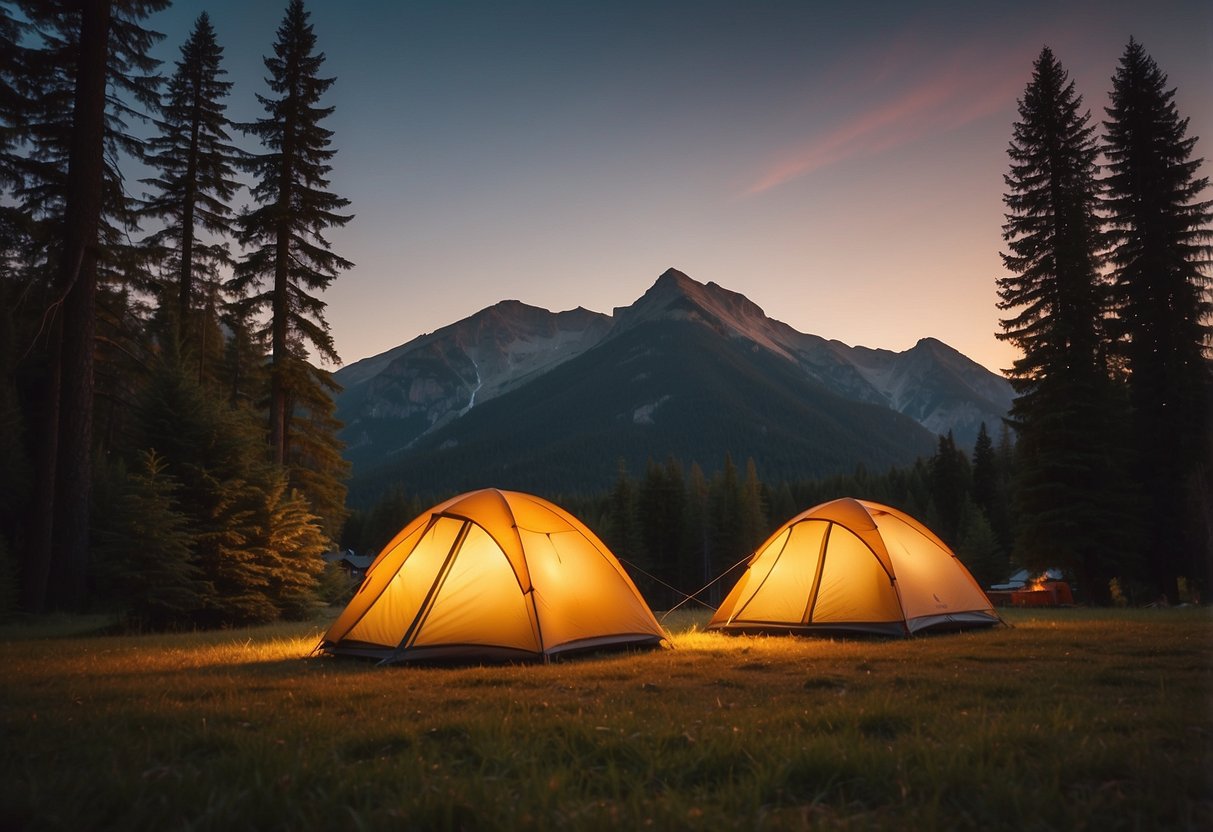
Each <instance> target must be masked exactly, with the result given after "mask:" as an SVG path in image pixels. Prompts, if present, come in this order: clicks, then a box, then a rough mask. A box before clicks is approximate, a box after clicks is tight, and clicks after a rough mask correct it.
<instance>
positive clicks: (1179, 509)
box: [1103, 39, 1213, 599]
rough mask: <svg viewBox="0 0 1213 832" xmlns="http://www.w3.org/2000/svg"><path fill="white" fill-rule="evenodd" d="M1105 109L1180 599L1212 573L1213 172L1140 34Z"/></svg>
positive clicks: (1139, 399)
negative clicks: (1204, 512) (1205, 507)
mask: <svg viewBox="0 0 1213 832" xmlns="http://www.w3.org/2000/svg"><path fill="white" fill-rule="evenodd" d="M1106 113H1107V115H1108V120H1107V121H1105V122H1104V129H1105V131H1106V132H1105V138H1104V143H1105V144H1104V148H1103V150H1104V154H1105V156H1106V157H1107V160H1108V175H1107V176H1106V177H1105V179H1104V180H1103V186H1104V201H1103V207H1104V211H1105V214H1106V217H1107V228H1108V232H1107V235H1108V236H1107V239H1108V245H1109V257H1110V260H1111V263H1112V266H1113V269H1112V278H1113V284H1112V286H1113V301H1114V309H1115V312H1116V316H1115V318H1113V320H1112V327H1113V335H1114V337H1115V338H1116V344H1115V348H1116V349H1117V351H1118V353H1119V354H1120V355H1122V356H1123V359H1124V367H1125V370H1126V374H1127V384H1128V389H1129V401H1130V404H1131V406H1132V418H1133V446H1134V449H1135V451H1136V454H1135V459H1134V474H1135V476H1136V479H1137V481H1138V482H1140V483H1141V484H1142V491H1143V496H1144V499H1143V500H1142V507H1143V509H1144V511H1143V512H1141V516H1142V521H1143V523H1144V526H1145V531H1146V535H1145V546H1146V557H1147V562H1148V565H1149V570H1150V575H1152V576H1153V577H1154V579H1155V581H1156V582H1157V583H1158V584H1159V586H1158V589H1159V590H1160V591H1162V592H1164V593H1165V594H1166V595H1168V596H1169V597H1170V598H1172V599H1174V598H1176V596H1177V592H1178V590H1177V579H1178V578H1179V577H1180V576H1181V575H1182V576H1187V577H1188V578H1196V579H1200V580H1206V579H1209V578H1210V577H1213V576H1211V575H1210V574H1209V569H1210V563H1209V561H1210V556H1211V553H1210V551H1209V545H1210V541H1209V540H1207V539H1206V538H1205V535H1204V533H1203V530H1202V529H1201V528H1200V522H1201V518H1200V511H1201V507H1200V505H1199V503H1198V499H1199V498H1198V496H1197V494H1196V492H1195V490H1194V489H1195V485H1196V478H1197V477H1199V476H1200V475H1201V471H1200V467H1201V466H1202V465H1204V466H1207V465H1208V459H1209V447H1208V446H1209V443H1210V442H1213V424H1211V422H1210V414H1209V395H1210V381H1211V379H1210V365H1209V360H1208V351H1209V336H1210V327H1209V317H1210V314H1211V313H1213V302H1211V301H1210V295H1209V287H1210V278H1209V276H1208V272H1207V270H1208V267H1209V263H1210V256H1211V254H1213V248H1211V247H1210V245H1209V241H1210V239H1213V229H1211V228H1210V220H1211V219H1213V210H1211V209H1213V202H1209V201H1202V200H1201V195H1202V193H1203V192H1204V191H1205V189H1206V188H1207V187H1208V181H1209V180H1208V178H1207V177H1199V176H1197V173H1198V170H1199V167H1200V162H1201V160H1200V159H1194V158H1192V153H1193V149H1194V147H1195V144H1196V137H1195V136H1187V128H1188V120H1187V119H1186V118H1180V115H1179V112H1178V110H1177V108H1176V106H1175V90H1174V89H1167V76H1166V75H1165V74H1163V72H1162V71H1161V70H1160V69H1159V68H1158V65H1157V64H1156V63H1155V62H1154V60H1153V58H1151V57H1150V56H1149V55H1147V54H1146V52H1145V50H1144V49H1143V48H1142V46H1141V44H1140V43H1138V42H1137V41H1135V40H1132V39H1130V40H1129V44H1128V46H1126V47H1125V52H1124V55H1123V56H1122V57H1121V60H1120V65H1119V67H1118V69H1117V72H1116V74H1115V75H1114V76H1113V78H1112V93H1111V106H1110V107H1108V108H1107V109H1106Z"/></svg>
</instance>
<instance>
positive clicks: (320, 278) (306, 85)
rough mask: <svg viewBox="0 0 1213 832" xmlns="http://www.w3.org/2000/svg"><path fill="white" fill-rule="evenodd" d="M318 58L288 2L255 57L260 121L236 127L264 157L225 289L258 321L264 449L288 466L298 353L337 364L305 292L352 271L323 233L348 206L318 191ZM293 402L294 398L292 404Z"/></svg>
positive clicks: (304, 20)
mask: <svg viewBox="0 0 1213 832" xmlns="http://www.w3.org/2000/svg"><path fill="white" fill-rule="evenodd" d="M324 57H325V56H324V53H323V52H316V35H315V33H314V32H313V30H312V26H311V24H310V23H309V22H308V13H307V12H306V11H305V10H304V8H303V3H302V0H291V2H290V4H289V5H288V6H287V10H286V15H285V17H284V18H283V21H282V24H281V25H280V26H279V27H278V31H277V40H276V41H275V43H274V54H273V56H271V57H267V58H265V66H266V69H267V70H268V71H269V77H268V78H267V79H266V82H267V83H268V84H269V87H270V90H271V91H272V93H273V94H274V95H273V97H268V96H263V95H260V94H258V96H257V100H258V101H260V102H261V104H262V106H263V107H264V109H265V112H266V115H265V117H264V118H261V119H259V120H257V121H255V122H252V123H250V124H242V125H240V128H241V129H242V130H244V131H245V132H247V133H250V134H252V135H254V136H256V137H257V138H258V139H260V140H261V143H262V144H263V145H264V146H265V148H266V149H267V152H266V153H263V154H259V155H255V156H254V157H253V158H252V159H251V160H250V162H249V163H248V167H249V169H250V170H251V171H252V173H253V174H254V176H255V177H256V180H257V181H256V183H255V184H254V186H253V188H252V193H253V197H254V198H255V199H256V200H257V203H258V204H257V205H256V206H255V207H254V208H253V209H252V210H251V211H249V212H248V213H246V214H244V215H243V216H241V218H240V242H241V244H242V245H244V246H245V247H246V248H248V250H249V251H248V254H247V255H246V256H245V258H244V259H243V260H242V261H241V262H240V263H239V264H238V265H237V267H236V271H235V276H234V278H233V280H232V281H231V284H230V285H231V288H232V289H234V290H235V291H236V292H238V293H240V294H242V295H245V298H244V301H243V304H244V306H245V307H246V308H247V309H249V310H256V311H264V312H268V313H269V314H268V316H267V318H266V324H265V327H264V328H263V330H262V332H261V335H262V337H263V338H265V339H266V340H267V341H268V343H269V347H270V362H271V367H270V391H269V397H268V398H269V442H270V448H271V454H272V458H273V460H274V461H275V462H276V463H278V464H286V463H287V462H288V460H289V455H288V447H289V445H290V437H289V435H288V430H289V424H290V414H289V412H288V410H289V404H290V401H291V399H292V396H293V394H296V393H297V391H295V390H294V389H292V388H293V385H306V384H314V383H315V382H314V381H313V380H311V379H313V378H314V377H313V376H312V374H310V373H307V372H303V371H300V370H299V369H298V365H300V364H303V363H306V362H307V359H308V352H307V351H308V349H309V348H311V349H314V350H315V351H316V352H317V353H318V355H319V357H320V359H321V360H324V361H331V362H334V363H336V362H337V361H339V358H338V356H337V352H336V350H335V349H334V347H333V338H332V335H331V334H330V332H329V327H328V323H327V322H326V321H325V319H324V307H325V304H324V302H323V301H321V300H320V299H319V298H318V297H316V296H315V294H314V293H315V292H318V291H321V290H323V289H326V288H327V287H328V286H329V284H330V283H331V282H332V281H333V279H334V278H335V277H336V276H337V274H338V272H339V271H341V270H343V269H348V268H350V267H351V266H352V265H353V264H352V263H350V262H349V261H348V260H346V259H345V258H343V257H340V256H338V255H337V254H335V253H334V252H333V251H332V250H331V247H330V245H329V242H328V241H327V240H326V239H325V237H324V235H323V232H324V231H325V230H326V229H328V228H331V227H334V226H342V225H345V224H346V223H347V222H348V221H349V220H350V219H351V216H350V215H348V214H342V213H339V212H340V210H341V209H343V208H345V207H346V206H348V205H349V200H347V199H343V198H341V197H338V196H336V195H334V194H333V193H331V192H330V191H329V190H328V185H329V180H328V175H329V172H330V171H331V169H332V168H331V165H330V164H329V162H330V161H331V160H332V158H333V157H334V155H335V154H336V151H335V150H333V149H332V148H331V146H330V144H331V139H332V131H330V130H328V129H326V128H325V127H323V126H322V124H321V123H322V122H323V121H324V119H325V118H327V117H328V116H329V115H330V114H331V113H332V112H333V108H332V107H322V106H320V99H321V97H322V96H323V95H324V93H325V92H326V91H327V90H328V89H329V88H330V87H331V86H332V84H333V82H334V80H335V79H333V78H322V77H320V74H319V73H320V69H321V65H322V64H323V63H324ZM294 398H296V399H297V398H299V397H298V396H297V395H294Z"/></svg>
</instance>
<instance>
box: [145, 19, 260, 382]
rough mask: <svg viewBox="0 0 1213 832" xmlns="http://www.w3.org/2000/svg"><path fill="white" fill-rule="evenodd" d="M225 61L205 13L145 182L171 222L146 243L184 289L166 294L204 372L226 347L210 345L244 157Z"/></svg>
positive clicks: (157, 210) (153, 145)
mask: <svg viewBox="0 0 1213 832" xmlns="http://www.w3.org/2000/svg"><path fill="white" fill-rule="evenodd" d="M222 59H223V49H222V47H220V46H219V44H218V42H217V41H216V39H215V30H214V28H213V27H212V26H211V21H210V17H208V16H207V14H206V12H203V13H202V14H200V15H199V16H198V19H197V21H196V22H195V23H194V28H193V30H192V31H191V32H190V35H189V38H188V39H187V40H186V42H185V43H184V44H183V45H182V46H181V58H180V59H179V60H178V61H177V65H176V70H175V71H174V73H173V76H172V78H171V79H170V80H169V83H168V89H167V91H166V94H165V96H164V102H163V104H162V106H161V115H160V118H159V119H157V122H156V126H157V127H158V128H159V132H158V135H156V136H155V137H153V138H152V139H151V140H149V142H148V154H147V161H148V164H150V165H151V166H152V167H153V168H155V169H156V171H157V175H156V176H154V177H152V178H149V179H144V180H143V182H144V184H146V185H150V186H152V187H153V188H154V189H155V192H154V193H152V194H150V195H149V196H148V198H147V199H146V200H145V202H144V204H143V206H142V214H143V216H145V217H151V218H155V219H157V220H160V221H161V222H162V223H163V225H162V227H161V228H160V229H159V230H157V231H156V233H154V234H153V235H152V236H151V237H149V238H148V239H147V241H146V243H147V244H148V245H149V246H151V247H152V248H153V250H154V251H156V253H157V254H158V255H159V257H158V259H160V260H161V262H163V263H166V264H167V266H168V271H169V274H170V276H171V278H172V279H173V282H174V283H175V289H176V291H175V292H174V293H173V295H174V298H173V300H172V301H171V302H170V301H169V300H168V297H167V294H168V292H167V291H166V292H165V295H166V297H164V298H163V299H162V306H167V307H169V308H171V309H174V310H175V312H174V315H173V317H174V318H175V323H176V335H177V337H178V339H179V340H180V341H181V343H182V345H183V346H184V347H187V348H189V349H190V350H192V351H193V352H195V353H196V354H197V356H198V360H199V376H200V378H201V377H204V376H205V367H204V364H203V362H204V361H205V360H206V355H207V352H208V349H209V350H216V349H218V348H219V346H220V345H219V344H218V343H214V344H208V343H206V341H207V340H208V339H207V338H206V336H207V334H208V333H212V332H213V329H214V324H215V319H216V318H217V316H218V313H219V307H220V305H221V304H220V298H219V297H218V292H219V288H218V269H219V267H221V266H225V265H229V264H230V263H231V257H230V255H229V252H228V246H227V244H226V242H224V241H223V239H222V238H223V237H224V236H225V235H226V233H227V231H228V229H229V228H230V226H231V217H232V210H231V208H230V207H229V203H230V201H231V199H232V197H233V196H234V195H235V193H236V190H237V187H238V183H237V181H236V168H235V165H236V162H237V161H238V160H239V159H240V158H241V156H242V154H241V152H240V151H239V150H237V149H236V148H235V147H234V146H232V144H231V142H230V136H229V135H228V129H229V127H230V124H231V123H230V122H229V121H228V119H227V116H226V115H225V110H226V107H227V105H226V104H225V102H224V99H226V98H227V96H228V93H229V92H230V90H231V87H232V84H231V82H230V81H224V80H223V77H222V76H224V75H226V74H227V73H226V71H225V70H224V69H223V68H222V66H221V62H222ZM200 232H202V233H205V234H207V235H211V236H210V237H203V236H202V235H201V234H200ZM199 306H201V310H199V309H198V307H199ZM199 311H201V313H202V314H201V315H200V316H199V315H198V312H199ZM195 318H200V319H199V320H197V321H196V322H195V320H194V319H195Z"/></svg>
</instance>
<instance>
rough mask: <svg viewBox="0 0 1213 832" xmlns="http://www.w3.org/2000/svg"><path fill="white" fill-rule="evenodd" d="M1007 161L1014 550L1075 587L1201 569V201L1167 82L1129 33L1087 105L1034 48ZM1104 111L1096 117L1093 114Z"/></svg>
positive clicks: (1205, 331)
mask: <svg viewBox="0 0 1213 832" xmlns="http://www.w3.org/2000/svg"><path fill="white" fill-rule="evenodd" d="M1033 70H1034V71H1033V74H1032V78H1031V81H1030V82H1029V83H1028V85H1027V87H1026V89H1025V91H1024V94H1023V97H1022V98H1021V99H1020V101H1019V120H1018V121H1017V122H1016V123H1015V124H1014V127H1013V131H1012V137H1011V142H1010V146H1009V148H1008V156H1009V158H1010V169H1009V171H1008V173H1007V175H1006V177H1005V181H1006V185H1007V192H1006V194H1005V195H1004V203H1005V205H1006V209H1007V211H1006V215H1005V216H1006V224H1005V225H1004V226H1003V239H1004V240H1005V241H1006V247H1007V250H1006V251H1005V252H1004V253H1003V255H1002V257H1003V263H1004V265H1005V267H1006V271H1007V274H1006V275H1005V276H1004V277H1001V278H999V279H998V281H997V285H998V294H999V309H1001V310H1002V311H1003V312H1004V313H1006V316H1007V317H1005V318H1004V319H1002V321H1001V327H1002V331H1001V332H1000V333H999V335H998V337H999V338H1001V339H1003V340H1005V341H1007V342H1009V343H1011V344H1013V345H1015V346H1016V347H1018V348H1019V350H1020V351H1021V353H1022V357H1021V358H1019V359H1018V360H1016V361H1015V363H1014V366H1013V367H1012V369H1011V372H1010V378H1011V382H1012V384H1013V385H1014V387H1015V390H1016V392H1017V393H1018V398H1017V399H1016V400H1015V403H1014V405H1013V408H1012V411H1011V416H1010V422H1011V425H1012V426H1013V428H1014V430H1015V433H1016V447H1017V453H1016V466H1015V481H1014V488H1013V496H1014V500H1015V510H1016V516H1017V523H1016V527H1015V542H1014V553H1015V556H1016V557H1017V558H1019V559H1021V560H1022V561H1023V562H1024V563H1025V564H1027V565H1030V566H1037V567H1045V566H1060V567H1062V568H1064V569H1066V570H1067V571H1068V572H1069V573H1070V574H1071V575H1074V576H1076V577H1077V578H1078V579H1079V581H1080V583H1081V585H1082V586H1083V587H1084V590H1085V591H1086V592H1087V593H1089V595H1088V597H1089V598H1091V599H1092V600H1095V601H1097V602H1100V601H1108V600H1110V593H1111V587H1112V586H1113V580H1119V579H1122V578H1124V577H1125V576H1131V577H1134V578H1137V579H1139V580H1142V581H1144V582H1146V583H1147V584H1149V585H1151V586H1153V587H1154V588H1155V591H1156V592H1157V593H1159V594H1161V595H1162V596H1164V597H1166V598H1167V599H1169V600H1171V601H1174V600H1175V599H1176V598H1177V597H1178V594H1179V592H1178V590H1179V584H1180V580H1181V578H1186V579H1187V580H1188V582H1191V583H1192V584H1193V585H1195V586H1198V587H1200V586H1203V587H1208V586H1209V585H1210V582H1211V580H1213V418H1211V415H1210V414H1211V413H1213V373H1211V371H1210V333H1211V330H1210V316H1211V314H1213V300H1211V298H1210V275H1209V267H1210V258H1211V257H1213V248H1211V247H1210V245H1209V243H1210V240H1211V239H1213V228H1211V227H1210V221H1211V220H1213V210H1211V209H1213V203H1211V202H1209V201H1208V200H1205V199H1203V196H1204V194H1205V193H1206V192H1207V187H1208V177H1207V176H1201V175H1200V164H1201V161H1202V160H1201V159H1199V158H1196V157H1195V156H1194V149H1195V144H1196V137H1195V136H1188V135H1187V127H1188V120H1187V119H1186V118H1183V117H1181V116H1180V114H1179V112H1178V108H1177V107H1176V103H1175V89H1174V88H1169V87H1168V84H1167V77H1166V75H1165V74H1163V72H1162V71H1161V70H1160V69H1159V67H1158V66H1157V64H1156V63H1155V62H1154V60H1153V59H1152V58H1151V57H1150V56H1149V55H1147V54H1146V52H1145V50H1144V49H1143V47H1142V45H1141V44H1139V43H1137V42H1136V41H1134V40H1130V41H1129V43H1128V45H1127V46H1126V48H1125V51H1124V53H1123V55H1122V57H1121V60H1120V63H1119V65H1118V66H1117V67H1116V72H1115V74H1114V76H1113V77H1112V88H1111V91H1110V95H1109V104H1108V106H1107V107H1105V108H1104V113H1105V114H1106V119H1105V120H1104V121H1103V122H1102V124H1096V123H1093V122H1092V120H1091V114H1090V112H1089V111H1085V110H1084V109H1083V100H1082V96H1081V95H1079V94H1078V92H1077V91H1076V89H1075V86H1074V83H1073V82H1072V81H1070V80H1069V76H1068V73H1067V72H1066V71H1065V69H1064V68H1063V67H1062V66H1061V63H1060V62H1059V61H1058V60H1057V58H1056V57H1055V56H1054V54H1053V53H1052V51H1051V50H1049V49H1048V48H1047V47H1046V48H1045V49H1043V50H1042V51H1041V53H1040V56H1039V57H1038V59H1037V60H1036V62H1035V65H1034V68H1033ZM1100 127H1102V130H1100V129H1099V128H1100Z"/></svg>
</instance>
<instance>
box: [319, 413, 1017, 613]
mask: <svg viewBox="0 0 1213 832" xmlns="http://www.w3.org/2000/svg"><path fill="white" fill-rule="evenodd" d="M1013 464H1014V451H1013V446H1012V443H1011V437H1010V434H1009V433H1008V432H1007V431H1005V430H1003V431H1000V439H999V441H998V443H997V444H995V443H994V442H993V441H992V439H991V437H990V435H989V433H988V432H987V431H986V429H985V426H984V425H983V426H982V430H981V432H980V434H979V436H978V440H977V443H976V446H975V448H974V450H973V452H972V454H971V455H970V454H967V453H965V452H964V451H963V450H962V449H960V448H958V447H957V445H956V443H955V442H954V441H953V439H952V437H951V435H948V436H944V437H940V439H939V447H938V449H937V451H936V453H935V454H934V455H933V456H931V457H930V458H927V459H920V460H919V461H918V462H917V463H915V464H914V465H913V466H911V467H909V468H893V469H890V470H889V471H887V472H884V473H882V474H874V473H869V472H867V471H864V470H863V469H859V470H857V471H856V472H854V473H853V474H849V475H846V476H834V477H829V478H825V479H819V480H806V481H798V482H787V481H780V482H778V483H768V482H765V481H763V480H762V479H761V478H760V477H759V472H758V466H757V465H756V464H755V462H754V460H752V459H748V460H746V462H745V464H744V466H740V467H739V466H738V465H736V464H735V463H734V462H733V460H732V458H731V457H727V456H726V457H725V459H724V462H723V465H722V466H720V468H719V470H718V471H716V472H715V473H714V474H712V475H711V476H710V477H709V476H705V474H704V472H703V469H702V468H701V467H700V466H699V464H698V463H691V464H690V465H687V464H685V463H683V462H682V461H681V460H678V459H676V458H674V457H669V458H667V459H666V460H665V461H664V462H657V461H655V460H649V462H648V464H647V465H646V467H645V470H644V471H643V472H635V473H632V472H630V471H628V469H627V467H626V466H625V465H623V464H622V463H621V464H620V468H619V472H618V477H617V479H616V482H615V485H614V487H612V488H611V489H610V490H608V491H604V492H602V493H599V494H593V495H588V496H584V495H583V496H572V495H553V496H552V499H553V500H554V501H555V502H556V503H557V504H559V505H561V506H563V507H564V508H566V509H568V510H569V511H571V512H572V513H573V514H574V515H576V516H577V517H578V518H580V519H581V520H582V521H583V522H585V523H586V525H587V526H589V528H590V529H591V530H592V531H594V532H595V533H596V534H597V535H599V537H601V538H602V539H603V542H604V543H606V544H607V546H608V547H609V548H610V549H611V551H612V552H614V553H615V554H616V555H617V556H618V557H619V558H620V559H621V560H622V561H623V562H624V565H625V566H626V567H627V569H628V571H629V574H631V575H632V577H633V579H634V580H635V581H636V584H637V586H638V587H639V588H640V590H641V592H642V593H643V594H644V596H645V598H646V599H647V600H648V601H649V603H650V604H651V605H653V607H654V608H657V609H669V608H670V607H672V606H674V605H675V604H678V603H679V602H682V601H684V599H685V598H686V596H688V595H692V594H696V593H698V594H697V596H696V597H697V598H698V599H699V600H700V601H701V602H702V603H705V604H708V605H711V606H713V607H714V606H716V605H717V604H718V603H719V602H720V599H721V598H722V597H723V595H724V593H725V592H727V591H728V589H729V588H730V586H731V585H732V583H733V581H734V580H736V578H737V577H738V575H739V574H740V566H739V562H740V561H742V560H743V559H745V558H746V557H747V556H748V555H749V554H751V553H752V552H753V551H754V549H755V548H756V547H757V546H758V545H759V544H761V543H762V542H763V541H764V540H765V539H766V538H767V537H768V536H769V535H770V534H771V533H772V532H774V531H775V529H776V528H778V527H779V526H780V525H782V524H783V523H784V522H785V521H787V520H789V519H791V518H792V517H794V516H796V515H797V514H799V513H800V512H802V511H804V510H805V509H808V508H811V507H812V506H815V505H817V504H819V503H823V502H825V501H827V500H832V499H836V498H838V497H848V496H849V497H858V498H862V499H867V500H873V501H875V502H878V503H883V504H885V505H889V506H892V507H894V508H899V509H901V510H903V511H906V512H908V513H909V514H911V515H912V516H914V517H916V518H918V519H919V520H921V521H923V522H924V523H926V524H927V525H928V526H929V527H930V528H931V529H932V530H934V531H935V532H936V533H937V534H939V535H940V537H941V538H943V540H944V541H945V542H947V543H948V544H949V545H951V546H952V547H953V549H954V551H956V552H957V554H958V556H959V557H960V558H961V560H962V561H964V563H965V564H966V566H968V568H969V570H970V571H971V572H972V573H973V575H974V576H975V577H976V578H977V580H978V581H979V582H981V583H982V585H983V586H988V585H989V584H991V583H994V582H996V581H1000V580H1003V579H1005V578H1006V577H1007V576H1008V575H1009V574H1010V572H1011V570H1012V565H1011V560H1010V550H1011V541H1012V531H1013V525H1014V522H1013V518H1012V516H1011V513H1010V508H1009V505H1010V504H1009V499H1008V490H1009V488H1010V481H1011V476H1012V466H1013ZM433 502H436V501H434V500H429V499H428V498H426V499H422V498H419V497H417V496H413V497H408V496H406V495H405V494H404V493H403V492H402V491H401V490H399V489H395V490H393V491H391V492H389V493H388V494H387V495H386V496H385V497H384V498H383V499H382V500H381V501H380V502H379V503H378V504H376V505H375V506H374V507H373V508H371V509H370V510H368V511H353V512H351V513H350V516H349V518H348V520H347V521H346V525H345V529H344V530H343V533H342V538H341V539H342V545H343V546H344V547H346V548H350V549H353V550H354V551H355V552H358V553H361V554H370V555H374V554H376V553H377V552H378V551H379V550H380V549H381V548H382V547H383V546H384V545H386V544H387V543H388V542H389V541H390V540H391V538H392V537H393V536H394V535H395V534H396V532H398V531H399V530H400V529H401V528H402V527H403V526H404V525H405V523H407V522H408V521H409V520H411V519H412V518H413V517H415V516H417V515H418V514H420V513H421V512H422V511H424V510H426V509H427V508H429V507H430V505H431V504H432V503H433ZM734 567H735V568H734ZM701 590H702V592H700V591H701ZM692 603H694V602H692Z"/></svg>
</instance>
